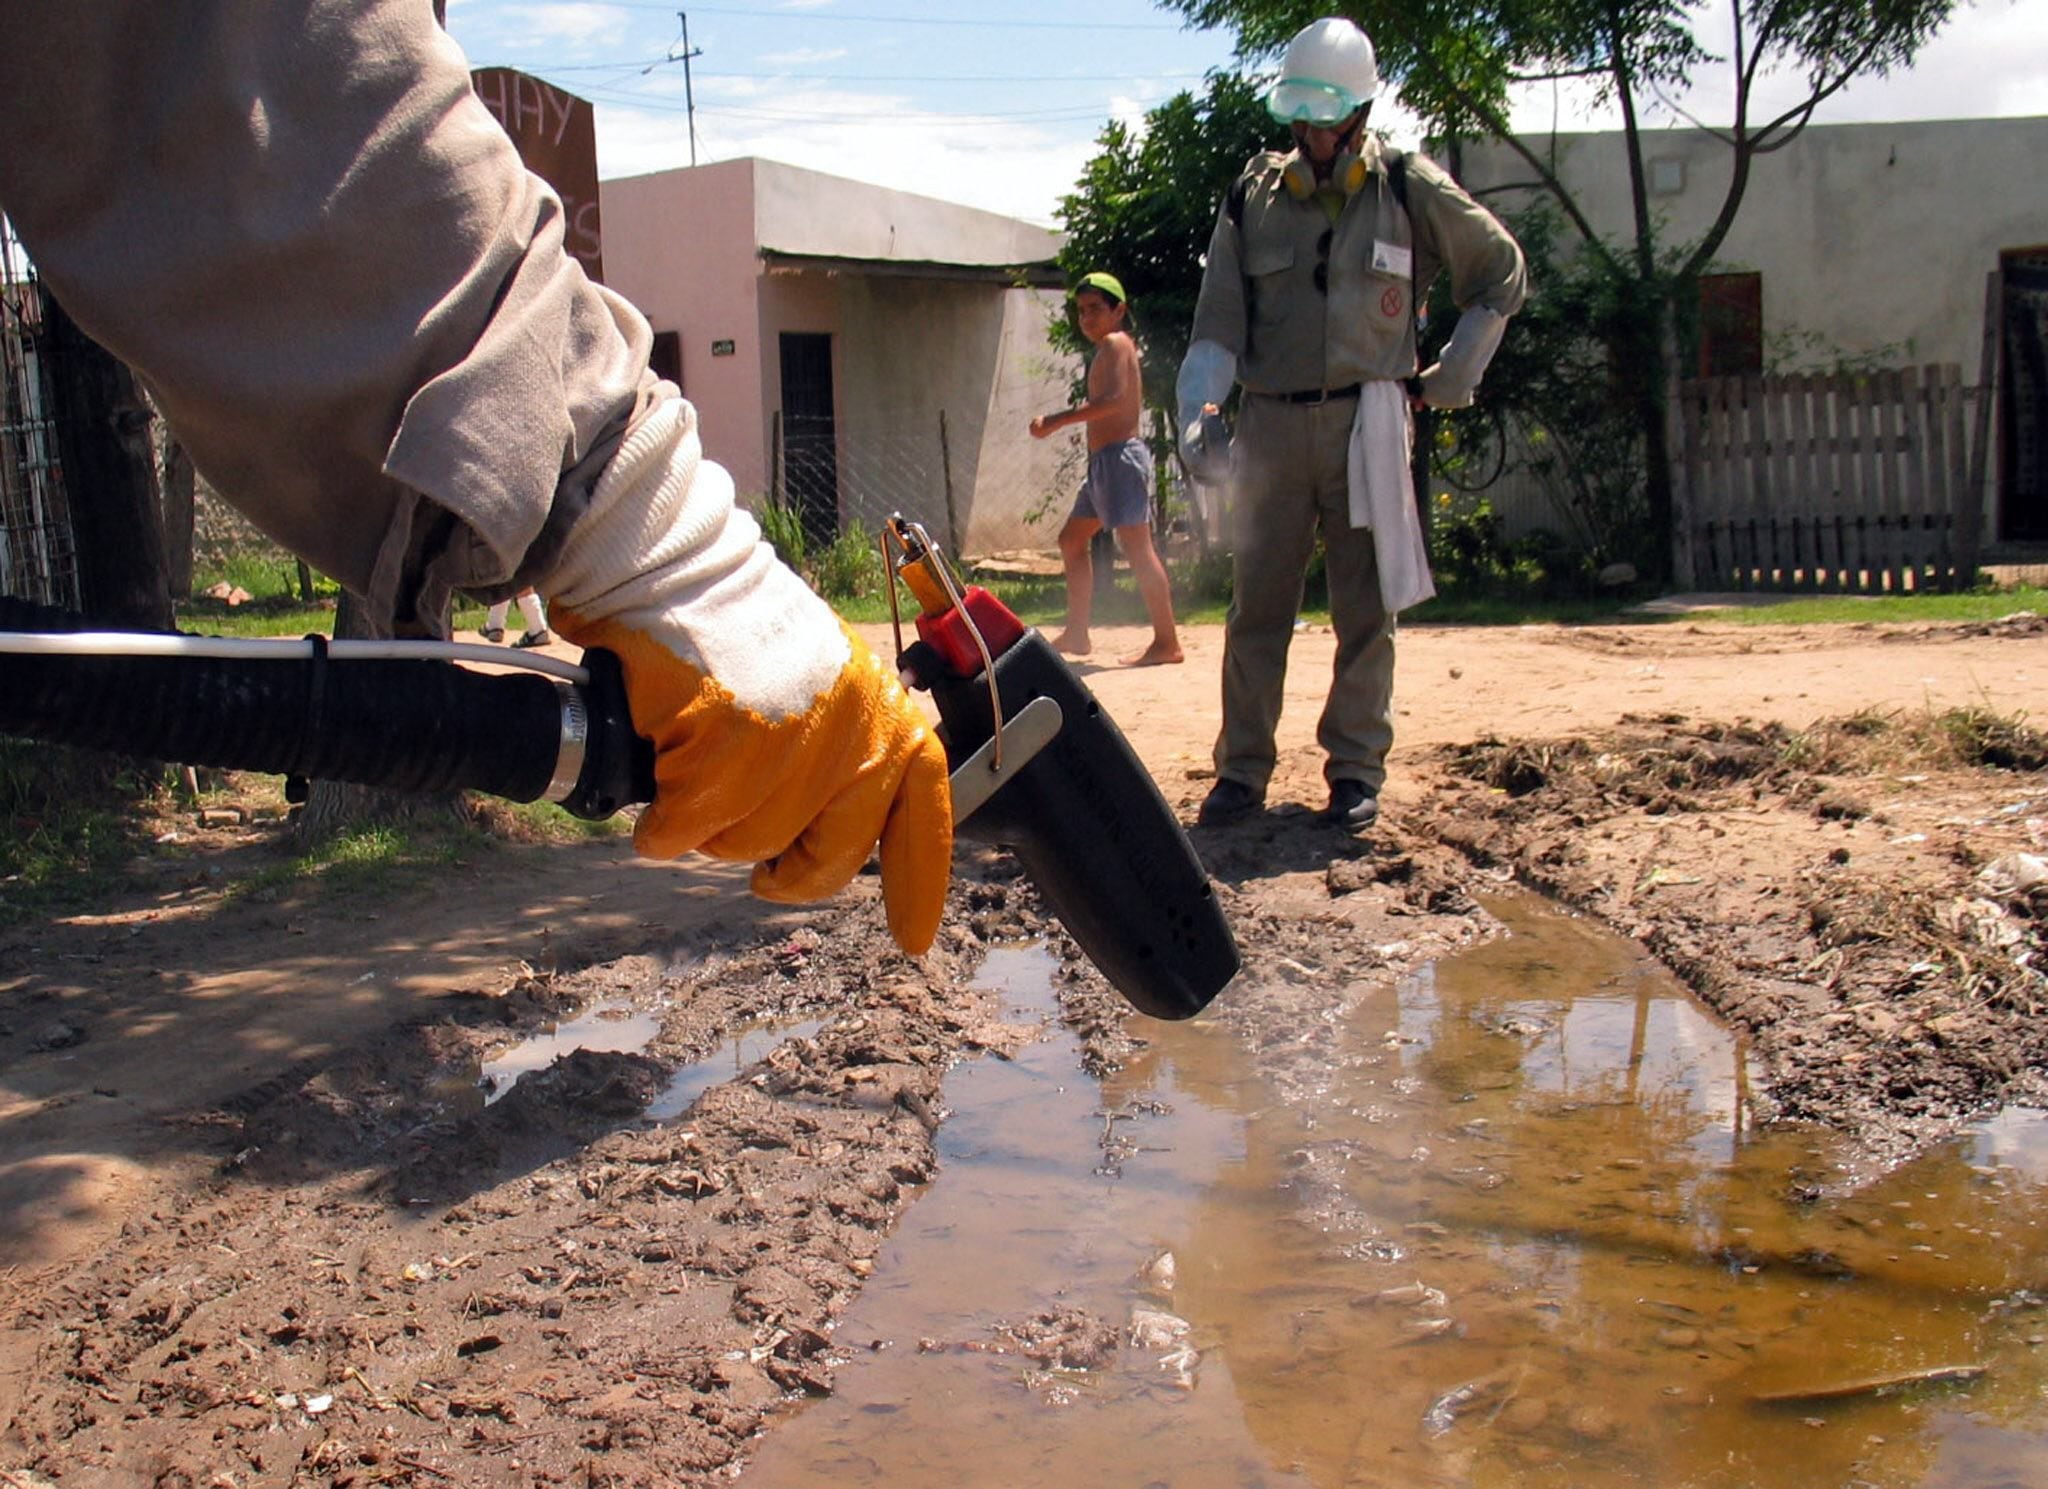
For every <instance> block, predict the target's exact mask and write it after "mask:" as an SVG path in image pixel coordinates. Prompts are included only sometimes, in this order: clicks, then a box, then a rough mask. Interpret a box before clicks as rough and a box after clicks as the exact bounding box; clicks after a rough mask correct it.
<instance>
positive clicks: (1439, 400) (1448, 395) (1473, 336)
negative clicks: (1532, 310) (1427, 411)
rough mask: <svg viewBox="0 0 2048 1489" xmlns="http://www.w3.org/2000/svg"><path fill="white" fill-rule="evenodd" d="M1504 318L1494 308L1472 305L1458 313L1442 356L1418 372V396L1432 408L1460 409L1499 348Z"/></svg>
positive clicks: (1475, 387) (1465, 404)
mask: <svg viewBox="0 0 2048 1489" xmlns="http://www.w3.org/2000/svg"><path fill="white" fill-rule="evenodd" d="M1507 324H1508V320H1507V317H1506V316H1504V315H1502V314H1501V313H1500V312H1499V311H1498V310H1493V309H1489V308H1488V307H1487V306H1484V305H1474V306H1472V307H1471V308H1470V309H1468V310H1466V311H1464V312H1462V313H1461V314H1460V315H1459V316H1458V324H1457V325H1456V326H1455V327H1454V328H1453V329H1452V331H1451V339H1450V341H1449V342H1448V343H1447V344H1446V345H1445V347H1444V350H1443V355H1442V356H1441V357H1440V358H1438V360H1437V362H1436V364H1435V365H1434V366H1432V367H1429V368H1427V369H1425V370H1424V372H1423V374H1422V399H1423V402H1425V403H1427V404H1429V405H1430V406H1431V407H1432V408H1464V407H1466V406H1467V405H1468V404H1470V403H1471V402H1472V395H1473V393H1474V392H1476V391H1477V390H1478V387H1479V379H1480V378H1482V377H1484V376H1485V375H1486V368H1487V364H1488V363H1490V362H1492V361H1493V354H1494V353H1495V352H1496V351H1498V350H1500V338H1501V333H1502V332H1504V331H1505V330H1506V329H1507Z"/></svg>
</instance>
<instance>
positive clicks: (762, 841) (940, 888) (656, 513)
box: [545, 398, 953, 956]
mask: <svg viewBox="0 0 2048 1489" xmlns="http://www.w3.org/2000/svg"><path fill="white" fill-rule="evenodd" d="M545 588H547V589H548V590H549V600H550V602H551V606H550V609H551V614H552V616H553V619H554V623H555V627H556V629H558V630H559V631H561V633H562V634H563V635H564V636H566V637H567V638H569V640H571V641H573V642H575V643H576V644H577V645H579V646H585V647H594V646H602V647H606V648H608V649H610V650H611V651H613V652H616V653H617V654H618V657H619V660H620V662H621V664H622V666H623V669H624V672H625V679H626V698H627V702H628V704H629V705H630V706H631V708H632V711H633V724H634V727H635V728H636V729H638V730H639V732H640V733H642V734H644V735H646V736H647V737H648V738H649V739H650V740H652V741H653V743H654V750H655V756H654V778H655V798H654V803H653V805H651V806H650V807H648V809H647V810H646V811H645V812H643V813H642V814H641V817H640V825H639V827H638V829H637V830H636V831H635V832H634V835H633V844H634V847H635V848H636V849H638V850H639V851H640V852H642V853H644V854H647V855H649V856H650V857H671V856H674V855H677V854H682V853H688V852H691V851H698V852H703V853H708V854H711V855H712V856H713V857H716V858H725V859H737V860H741V861H746V860H753V861H754V862H755V865H756V866H755V869H754V877H753V889H754V892H755V893H756V894H758V895H760V896H762V897H763V898H765V899H771V900H777V901H784V902H789V901H799V900H810V899H818V898H822V897H823V896H825V895H829V894H831V893H832V892H833V891H835V890H837V889H839V888H841V887H842V886H844V885H845V884H846V883H847V882H848V881H849V880H850V879H852V878H853V876H854V875H855V874H856V873H858V872H859V870H860V866H861V865H862V864H863V863H865V862H866V861H867V857H868V854H869V852H870V851H871V850H872V849H873V848H874V846H875V843H876V841H877V839H879V840H880V842H881V849H882V897H883V902H884V906H885V908H886V910H887V913H888V919H889V930H890V933H891V934H892V935H893V936H894V937H895V938H896V941H897V944H898V945H900V946H902V948H903V949H904V950H905V951H907V952H909V953H911V954H912V955H913V956H915V955H918V954H920V953H922V952H924V951H925V950H926V949H927V948H929V947H930V945H931V943H932V938H933V937H934V936H935V935H936V934H937V932H938V926H939V917H940V914H941V912H942V911H943V909H944V907H945V899H946V882H947V879H948V877H949V876H950V874H951V872H952V856H953V813H952V800H951V796H950V794H949V792H948V789H947V779H946V752H945V749H944V747H943V746H942V745H941V744H940V743H939V740H938V737H937V735H935V734H934V733H933V732H932V729H931V726H930V725H929V724H928V723H927V722H926V721H925V717H924V715H923V714H922V713H921V712H920V711H919V709H918V707H917V705H916V704H915V702H913V701H912V699H911V698H910V695H909V694H908V693H907V692H905V691H904V688H903V685H902V683H901V682H899V681H898V680H897V677H896V674H895V671H894V669H893V668H890V667H887V666H885V665H884V664H883V663H882V661H881V659H880V658H878V657H877V656H875V654H874V653H873V652H871V651H869V650H868V648H867V647H866V646H865V645H864V644H862V642H861V640H860V638H859V637H857V636H855V635H854V634H853V632H852V631H850V630H848V629H847V628H846V626H845V624H844V623H843V622H842V621H840V619H839V618H838V617H837V616H836V615H834V614H833V613H832V610H831V608H830V607H829V606H827V605H826V604H825V602H824V601H823V600H821V599H819V598H818V596H817V595H815V594H814V593H812V592H811V590H810V589H809V588H807V587H806V586H805V585H804V583H803V581H802V580H800V579H798V578H797V576H796V575H795V574H793V573H791V572H790V571H789V569H787V568H786V567H784V566H783V564H782V563H781V562H780V561H779V560H777V559H776V557H775V554H774V550H773V549H771V548H770V547H769V546H768V545H767V544H765V543H763V542H762V541H761V537H760V528H759V527H758V526H757V525H756V524H755V522H754V520H753V518H752V517H750V516H749V515H748V514H747V513H746V512H744V511H743V510H741V509H740V508H739V507H737V506H736V505H735V504H734V502H733V493H732V480H731V477H729V476H728V475H727V474H726V473H725V471H724V470H723V469H722V468H721V467H719V466H717V465H714V464H711V463H709V462H707V461H704V460H702V459H701V457H700V454H699V448H698V443H697V434H696V414H695V411H694V410H693V409H692V408H691V407H690V405H689V404H687V403H685V402H683V401H681V400H680V399H675V398H669V399H667V400H666V401H663V402H659V403H657V404H656V406H655V407H654V408H653V410H652V411H651V412H649V413H648V414H647V415H646V416H645V417H644V418H643V419H642V421H641V422H640V424H639V425H638V426H637V427H636V428H635V429H634V430H633V431H632V432H631V433H630V434H629V435H628V436H627V438H626V439H625V441H624V442H623V443H622V444H621V446H620V448H619V451H618V453H617V454H616V455H614V456H613V457H612V460H611V463H610V464H609V465H608V466H607V467H606V468H605V473H604V476H603V478H602V479H601V480H600V481H599V483H598V486H597V489H596V491H594V492H593V493H592V495H591V499H590V508H589V510H588V511H587V512H586V513H585V514H584V515H583V516H582V517H581V518H580V519H579V520H578V521H577V523H576V525H575V526H574V528H572V530H571V532H570V535H569V539H568V542H567V544H566V545H565V547H564V550H563V554H562V558H561V561H560V562H559V564H558V565H557V567H556V569H555V572H554V574H553V576H552V577H551V579H550V580H549V582H548V583H547V585H546V586H545Z"/></svg>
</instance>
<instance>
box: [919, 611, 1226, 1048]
mask: <svg viewBox="0 0 2048 1489" xmlns="http://www.w3.org/2000/svg"><path fill="white" fill-rule="evenodd" d="M995 675H996V683H997V686H998V688H999V689H1000V691H1001V695H1002V701H1003V708H1004V710H1005V711H1006V712H1007V713H1012V714H1014V713H1016V712H1017V711H1019V710H1021V709H1022V708H1023V707H1024V705H1025V704H1027V703H1029V702H1030V701H1031V700H1032V699H1034V698H1041V697H1043V698H1050V699H1052V700H1053V701H1054V702H1056V703H1058V704H1059V706H1060V711H1061V714H1062V716H1063V717H1062V722H1061V724H1060V731H1059V733H1058V734H1057V735H1056V736H1055V737H1054V739H1053V741H1052V743H1051V744H1049V745H1047V746H1046V747H1045V749H1044V750H1042V751H1041V752H1040V753H1039V754H1038V755H1037V756H1036V757H1035V758H1034V759H1032V760H1031V761H1030V762H1029V763H1028V764H1026V765H1024V766H1023V767H1022V768H1021V769H1019V770H1018V771H1017V773H1016V775H1015V777H1014V778H1012V779H1011V780H1009V781H1007V782H1006V783H1005V784H1003V785H1002V786H1000V787H998V788H997V790H996V792H995V794H994V795H993V796H991V797H990V798H989V799H988V802H987V804H986V805H984V806H983V807H982V809H981V810H980V811H979V812H976V813H975V814H974V816H973V817H971V818H969V819H968V820H967V821H966V822H964V823H962V824H961V825H960V835H961V836H962V837H964V838H973V839H977V840H980V841H984V842H991V843H999V844H1001V845H1002V846H1004V847H1007V848H1009V849H1010V850H1011V851H1012V852H1014V853H1015V854H1016V855H1017V858H1018V860H1019V861H1020V862H1022V863H1023V865H1024V867H1025V870H1026V872H1028V873H1029V874H1030V876H1031V879H1032V882H1033V883H1034V884H1036V885H1037V886H1038V888H1039V891H1040V892H1041V893H1042V894H1043V895H1044V896H1045V899H1046V902H1047V904H1048V905H1050V906H1051V908H1052V911H1053V913H1054V914H1056V915H1057V916H1059V918H1060V921H1061V923H1062V924H1063V925H1065V926H1066V928H1067V931H1068V933H1069V934H1071V935H1072V936H1073V938H1074V940H1075V942H1076V943H1078V944H1079V946H1080V948H1081V950H1082V951H1083V952H1085V953H1086V954H1087V956H1088V959H1089V960H1090V961H1092V962H1094V963H1095V965H1096V966H1097V967H1098V968H1100V969H1101V971H1102V975H1103V976H1104V977H1106V978H1107V979H1108V980H1109V982H1110V985H1111V986H1113V987H1114V988H1115V989H1116V990H1117V991H1118V992H1120V993H1122V994H1123V995H1124V997H1125V998H1126V999H1128V1000H1129V1002H1130V1003H1131V1005H1132V1006H1133V1007H1134V1008H1136V1009H1137V1010H1138V1011H1139V1012H1141V1013H1147V1014H1151V1015H1152V1016H1153V1017H1154V1018H1162V1019H1184V1018H1189V1017H1192V1016H1193V1015H1194V1014H1197V1013H1199V1012H1201V1011H1202V1009H1203V1008H1205V1007H1207V1006H1208V1004H1209V1002H1210V1000H1211V999H1213V998H1214V997H1215V996H1216V995H1217V993H1219V992H1221V991H1222V990H1223V988H1224V986H1225V985H1226V984H1227V983H1229V981H1230V980H1231V978H1232V977H1234V976H1235V975H1236V974H1237V970H1238V963H1239V957H1238V950H1237V941H1236V938H1235V937H1233V936H1232V934H1231V931H1230V924H1229V921H1228V920H1227V919H1226V918H1225V917H1224V914H1223V908H1222V906H1221V905H1220V904H1218V903H1217V900H1216V893H1215V890H1214V888H1213V886H1211V884H1210V882H1209V876H1208V873H1207V871H1206V870H1205V869H1204V868H1203V867H1202V864H1201V860H1200V859H1198V858H1197V857H1196V856H1195V851H1194V847H1193V845H1191V844H1190V843H1189V842H1188V839H1187V834H1186V833H1184V832H1182V831H1181V827H1180V822H1179V820H1178V819H1177V818H1176V817H1175V816H1174V815H1173V809H1172V808H1171V807H1170V806H1168V805H1167V803H1166V799H1165V798H1164V797H1162V796H1161V795H1160V794H1159V787H1158V786H1157V785H1156V784H1155V783H1154V782H1153V780H1152V776H1151V773H1150V772H1148V771H1147V770H1146V769H1145V766H1144V764H1143V762H1142V761H1140V760H1139V759H1138V756H1137V753H1136V751H1134V750H1133V749H1132V748H1131V746H1130V742H1129V741H1128V740H1127V739H1125V738H1124V735H1123V731H1122V730H1120V729H1118V728H1117V726H1116V723H1115V721H1114V720H1112V719H1111V718H1110V717H1109V715H1108V714H1107V713H1105V712H1104V711H1103V709H1102V706H1101V704H1099V703H1098V702H1097V701H1096V700H1095V696H1094V694H1092V693H1090V692H1089V691H1088V689H1087V687H1086V686H1084V685H1083V684H1082V682H1081V680H1080V679H1079V678H1078V677H1076V676H1075V675H1074V672H1073V669H1072V668H1070V667H1068V666H1067V664H1066V663H1065V662H1064V661H1062V660H1061V659H1060V656H1059V654H1058V653H1057V652H1055V651H1054V650H1053V649H1052V646H1051V644H1050V643H1048V642H1047V641H1046V639H1045V638H1044V637H1043V636H1041V635H1040V634H1038V632H1036V631H1029V632H1026V633H1025V635H1024V637H1023V638H1022V639H1021V640H1019V641H1017V642H1014V643H1013V644H1012V645H1011V646H1010V647H1009V649H1008V650H1006V651H1004V652H1003V654H1002V655H1001V656H999V657H997V658H996V665H995ZM932 697H933V699H934V700H935V701H936V702H937V703H938V705H939V716H940V718H941V719H942V720H943V721H944V723H945V726H946V750H947V754H948V755H949V756H950V757H952V758H953V761H954V764H955V765H956V766H957V765H958V764H959V762H960V760H963V759H965V758H966V757H967V755H969V754H971V753H972V752H973V751H974V750H976V749H978V748H980V747H981V745H982V744H983V743H984V742H986V741H987V740H988V738H989V736H990V734H991V733H992V732H993V729H992V721H991V710H990V700H989V694H988V688H987V685H986V681H985V679H983V678H981V677H978V676H977V677H975V678H971V679H962V678H957V677H952V676H944V677H940V678H938V679H937V680H936V681H935V682H934V684H933V687H932Z"/></svg>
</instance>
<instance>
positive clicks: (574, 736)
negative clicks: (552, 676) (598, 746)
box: [547, 682, 590, 802]
mask: <svg viewBox="0 0 2048 1489" xmlns="http://www.w3.org/2000/svg"><path fill="white" fill-rule="evenodd" d="M555 692H556V694H557V696H559V697H560V698H561V700H562V744H561V748H560V749H559V750H558V751H557V752H556V754H555V778H554V779H553V780H551V781H549V782H548V789H547V799H548V800H549V801H554V802H560V801H566V800H567V799H568V797H569V795H570V793H571V792H573V791H574V790H575V789H576V783H577V782H578V781H580V780H582V779H583V761H584V758H585V756H586V754H587V752H588V748H589V745H590V710H589V709H587V708H585V707H584V706H583V690H582V689H581V688H574V687H571V686H569V684H567V683H564V682H558V683H556V684H555Z"/></svg>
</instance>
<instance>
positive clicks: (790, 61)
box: [755, 47, 848, 67]
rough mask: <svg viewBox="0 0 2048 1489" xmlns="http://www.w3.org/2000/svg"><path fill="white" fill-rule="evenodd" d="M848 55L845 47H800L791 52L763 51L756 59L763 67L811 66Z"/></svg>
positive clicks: (835, 60) (834, 60)
mask: <svg viewBox="0 0 2048 1489" xmlns="http://www.w3.org/2000/svg"><path fill="white" fill-rule="evenodd" d="M846 55H848V53H847V50H846V48H845V47H798V48H797V49H796V50H795V51H791V52H763V53H762V54H761V55H760V56H759V57H758V58H756V59H755V60H756V61H758V62H759V63H760V64H761V65H762V66H763V67H811V66H814V65H815V64H817V63H819V62H837V61H838V60H839V59H840V58H841V57H844V56H846Z"/></svg>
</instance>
